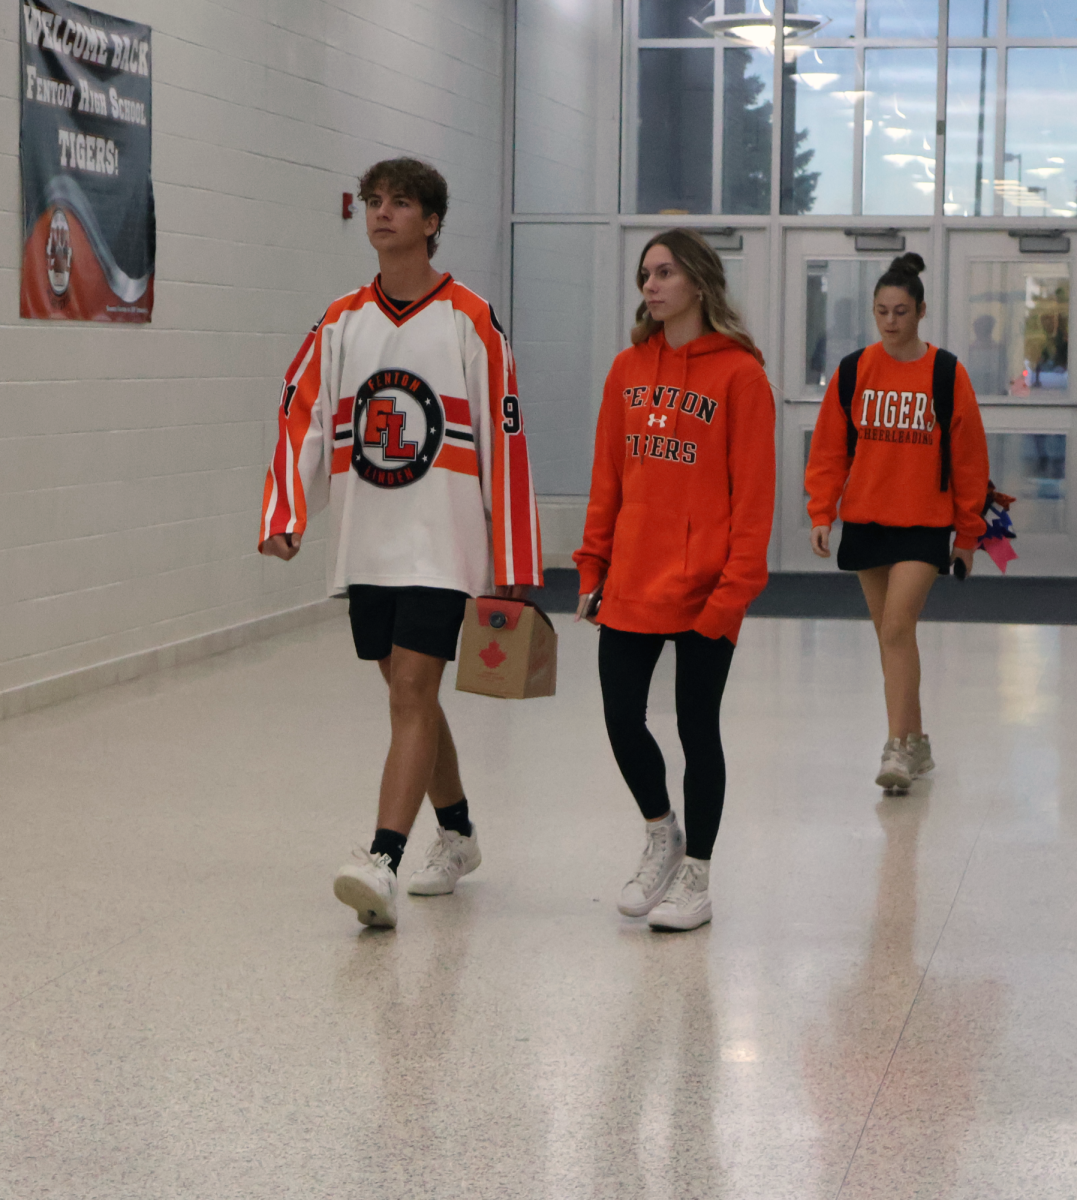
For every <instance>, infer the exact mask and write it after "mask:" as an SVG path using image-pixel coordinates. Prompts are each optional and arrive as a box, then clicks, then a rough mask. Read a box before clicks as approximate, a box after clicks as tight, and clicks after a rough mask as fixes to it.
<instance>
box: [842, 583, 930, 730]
mask: <svg viewBox="0 0 1077 1200" xmlns="http://www.w3.org/2000/svg"><path fill="white" fill-rule="evenodd" d="M938 573H939V572H938V568H937V567H934V566H932V565H931V564H930V563H923V562H899V563H894V564H893V565H892V566H886V567H872V568H871V569H870V570H867V571H858V572H857V575H858V576H859V579H860V586H861V588H862V589H863V591H864V598H865V599H866V600H867V602H868V610H869V611H870V613H871V619H872V622H873V623H874V625H875V634H876V636H877V638H878V640H879V655H880V657H881V659H882V667H883V690H884V693H885V696H886V717H887V721H888V723H889V727H890V733H889V736H890V737H891V738H895V737H896V738H901V739H902V740H904V739H905V738H907V737H908V736H909V734H910V733H913V734H916V735H917V736H919V735H921V734H922V733H923V724H922V719H921V715H920V651H919V649H918V647H917V644H916V622H917V621H918V620H919V619H920V613H921V612H922V611H923V608H924V603H925V602H926V600H927V595H928V592H930V591H931V585H932V584H933V583H934V582H935V580H936V578H937V577H938Z"/></svg>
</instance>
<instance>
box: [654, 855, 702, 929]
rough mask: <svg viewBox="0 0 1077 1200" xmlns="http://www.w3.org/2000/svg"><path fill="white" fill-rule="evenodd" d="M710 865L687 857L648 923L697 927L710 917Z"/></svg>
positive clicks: (658, 925) (666, 927) (663, 925)
mask: <svg viewBox="0 0 1077 1200" xmlns="http://www.w3.org/2000/svg"><path fill="white" fill-rule="evenodd" d="M710 873H711V865H710V863H709V862H704V861H703V859H701V858H686V859H685V860H684V862H682V863H681V865H680V867H679V868H678V869H677V874H676V875H675V876H674V879H673V882H672V883H671V884H670V885H669V891H668V892H666V894H665V897H664V898H663V900H662V903H661V904H658V905H655V907H654V908H652V909H651V915H650V916H649V917H648V918H647V924H648V925H650V927H651V928H652V929H671V930H683V929H698V928H699V926H700V925H706V923H707V922H708V921H709V920H710V919H711V898H710V895H709V894H708V892H707V887H708V886H709V884H710Z"/></svg>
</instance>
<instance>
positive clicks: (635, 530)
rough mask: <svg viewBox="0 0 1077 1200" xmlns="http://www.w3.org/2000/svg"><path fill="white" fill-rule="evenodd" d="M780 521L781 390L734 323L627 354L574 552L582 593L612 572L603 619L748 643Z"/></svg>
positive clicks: (625, 626) (607, 412) (610, 397)
mask: <svg viewBox="0 0 1077 1200" xmlns="http://www.w3.org/2000/svg"><path fill="white" fill-rule="evenodd" d="M773 519H774V397H773V394H772V393H771V390H770V384H769V383H768V382H767V377H766V374H765V373H764V371H763V368H762V366H761V365H760V363H759V362H758V361H757V359H756V358H755V357H754V356H753V355H752V354H751V353H750V352H749V351H747V350H746V349H744V347H743V346H741V345H740V344H739V343H738V342H735V341H733V340H732V339H731V338H728V337H726V336H725V335H724V334H721V333H708V334H704V335H703V336H702V337H698V338H695V339H693V340H692V341H690V342H688V343H687V344H686V345H684V346H681V347H680V348H679V349H677V350H673V349H671V348H670V346H669V345H668V344H667V342H666V339H665V335H664V333H663V332H662V331H661V330H660V331H659V332H657V333H655V334H654V335H653V336H651V337H650V338H648V339H647V341H646V342H644V343H643V344H642V345H639V346H632V347H630V348H629V349H628V350H624V351H622V353H620V354H619V355H618V356H617V358H616V359H614V362H613V367H612V368H611V369H610V373H609V376H608V377H607V379H606V386H605V389H604V392H603V396H602V409H601V411H600V413H599V417H598V431H597V434H596V438H595V460H594V467H593V469H592V474H591V497H590V502H589V503H588V506H587V523H586V527H585V529H584V536H583V546H582V547H581V548H580V549H579V550H577V551H576V553H575V554H574V555H573V558H574V560H575V562H576V565H577V567H579V571H580V591H581V594H582V593H585V592H592V591H594V590H595V589H596V588H597V587H598V585H599V584H600V583H601V582H602V579H603V578H604V577H605V579H606V583H605V587H604V589H603V593H602V607H601V609H600V611H599V617H598V620H599V622H600V624H603V625H609V626H610V627H611V628H614V629H622V630H626V631H628V632H632V633H665V634H669V633H681V632H684V631H686V630H689V629H694V630H696V631H697V632H699V633H701V634H703V635H704V636H706V637H710V638H720V637H727V638H729V640H730V641H732V642H736V640H737V634H738V632H739V630H740V625H741V621H743V619H744V614H745V612H746V611H747V609H748V605H749V604H750V603H751V602H752V601H753V600H754V599H755V597H756V596H758V595H759V593H760V592H761V591H762V590H763V588H764V587H765V586H766V582H767V545H768V543H769V541H770V529H771V524H772V522H773ZM607 572H608V574H607Z"/></svg>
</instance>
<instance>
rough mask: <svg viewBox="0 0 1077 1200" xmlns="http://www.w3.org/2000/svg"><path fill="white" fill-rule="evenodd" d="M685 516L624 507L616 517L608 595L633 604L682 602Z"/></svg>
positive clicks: (647, 507)
mask: <svg viewBox="0 0 1077 1200" xmlns="http://www.w3.org/2000/svg"><path fill="white" fill-rule="evenodd" d="M687 553H688V516H687V514H686V513H682V512H675V511H674V512H671V511H669V510H668V509H656V508H652V507H651V506H650V505H647V504H626V505H625V506H624V507H623V508H622V509H621V511H620V512H619V513H618V515H617V524H616V526H615V527H614V531H613V554H612V555H611V561H610V583H611V585H612V588H611V592H612V593H613V594H616V595H618V596H620V597H621V598H622V599H624V600H628V601H631V602H632V603H634V604H668V603H670V602H671V601H678V600H680V599H682V598H683V596H684V594H685V592H686V590H687V585H688V580H687V577H686V574H685V568H686V563H687Z"/></svg>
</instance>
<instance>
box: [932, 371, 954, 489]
mask: <svg viewBox="0 0 1077 1200" xmlns="http://www.w3.org/2000/svg"><path fill="white" fill-rule="evenodd" d="M956 377H957V356H956V355H954V354H951V353H950V351H949V350H936V351H935V369H934V370H933V372H932V376H931V392H932V396H933V400H934V404H935V420H936V421H938V423H939V431H940V433H939V452H940V454H941V456H942V469H941V471H940V474H939V491H940V492H945V491H946V490H947V488H949V486H950V466H951V459H950V423H951V422H952V421H953V417H954V382H955V380H956Z"/></svg>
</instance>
